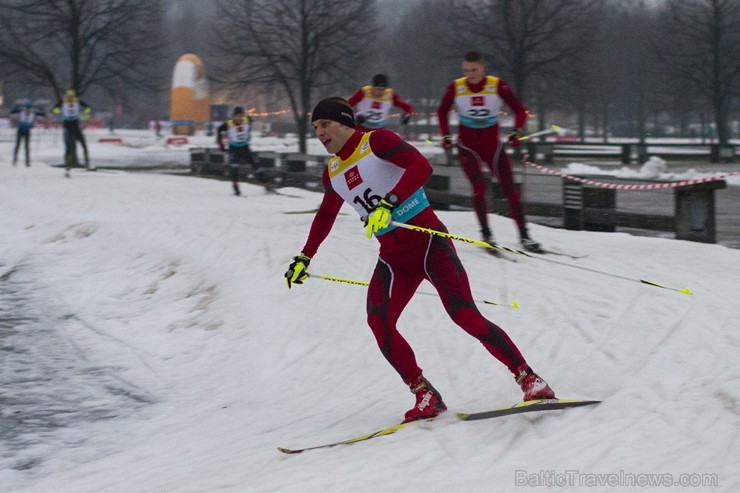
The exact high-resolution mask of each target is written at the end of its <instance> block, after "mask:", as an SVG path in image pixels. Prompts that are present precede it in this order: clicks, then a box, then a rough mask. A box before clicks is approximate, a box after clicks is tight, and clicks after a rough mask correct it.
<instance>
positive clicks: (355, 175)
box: [344, 166, 362, 190]
mask: <svg viewBox="0 0 740 493" xmlns="http://www.w3.org/2000/svg"><path fill="white" fill-rule="evenodd" d="M344 179H345V180H346V181H347V188H349V189H350V190H352V189H354V188H355V187H356V186H357V185H359V184H361V183H362V177H361V176H360V171H359V170H358V169H357V166H355V167H354V168H350V169H348V170H347V171H346V172H345V173H344Z"/></svg>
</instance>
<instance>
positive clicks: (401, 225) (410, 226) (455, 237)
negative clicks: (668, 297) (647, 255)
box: [391, 221, 693, 294]
mask: <svg viewBox="0 0 740 493" xmlns="http://www.w3.org/2000/svg"><path fill="white" fill-rule="evenodd" d="M391 224H393V226H396V227H399V228H405V229H410V230H412V231H419V232H421V233H427V234H430V235H434V236H439V237H442V238H449V239H451V240H456V241H462V242H465V243H471V244H473V245H478V246H482V247H485V248H493V249H496V250H501V251H503V252H509V253H516V254H518V255H524V256H525V257H529V258H536V259H539V260H544V261H545V262H550V263H552V264H559V265H565V266H567V267H573V268H574V269H581V270H586V271H589V272H594V273H596V274H602V275H605V276H610V277H615V278H617V279H624V280H625V281H632V282H639V283H641V284H647V285H648V286H654V287H656V288H662V289H668V290H671V291H678V292H679V293H683V294H693V293H692V292H691V290H690V289H689V288H673V287H670V286H666V285H665V284H661V283H658V282H655V281H646V280H645V279H635V278H632V277H627V276H622V275H619V274H614V273H611V272H605V271H602V270H598V269H591V268H589V267H584V266H582V265H576V264H571V263H570V262H562V261H560V260H555V259H550V258H546V257H545V256H543V255H530V254H528V253H525V252H522V251H521V250H516V249H514V248H509V247H505V246H501V245H498V244H496V243H486V242H485V241H479V240H474V239H472V238H466V237H464V236H458V235H453V234H451V233H446V232H444V231H437V230H434V229H429V228H422V227H421V226H415V225H413V224H406V223H399V222H396V221H393V222H392V223H391Z"/></svg>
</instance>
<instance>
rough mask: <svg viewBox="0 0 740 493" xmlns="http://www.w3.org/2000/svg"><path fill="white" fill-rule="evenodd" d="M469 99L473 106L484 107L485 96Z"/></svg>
mask: <svg viewBox="0 0 740 493" xmlns="http://www.w3.org/2000/svg"><path fill="white" fill-rule="evenodd" d="M470 99H471V104H472V105H473V106H485V104H486V98H485V96H473V97H472V98H470Z"/></svg>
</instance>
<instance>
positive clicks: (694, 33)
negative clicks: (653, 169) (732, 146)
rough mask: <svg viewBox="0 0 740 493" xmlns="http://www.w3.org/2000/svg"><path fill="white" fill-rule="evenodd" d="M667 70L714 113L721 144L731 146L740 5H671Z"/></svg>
mask: <svg viewBox="0 0 740 493" xmlns="http://www.w3.org/2000/svg"><path fill="white" fill-rule="evenodd" d="M665 9H666V10H667V18H668V22H666V23H665V27H666V32H665V37H664V39H665V41H666V42H665V44H664V45H663V53H664V54H665V57H664V60H665V62H666V63H665V65H664V66H665V68H666V70H667V71H668V73H670V74H671V75H672V76H673V77H676V78H678V79H681V80H683V81H688V82H689V83H690V85H691V87H693V88H694V94H693V95H686V97H692V96H694V95H699V96H700V97H701V98H703V99H704V100H705V101H706V102H707V103H708V104H709V106H710V107H711V108H712V110H713V113H714V122H715V125H716V126H717V137H718V139H719V142H720V144H727V142H728V140H729V134H730V131H729V127H728V112H729V109H730V108H731V107H732V101H733V98H734V97H738V96H740V90H739V89H738V87H740V2H738V1H737V0H674V1H672V2H671V3H670V5H666V6H665Z"/></svg>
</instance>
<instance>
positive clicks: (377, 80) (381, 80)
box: [373, 74, 388, 87]
mask: <svg viewBox="0 0 740 493" xmlns="http://www.w3.org/2000/svg"><path fill="white" fill-rule="evenodd" d="M373 85H374V86H376V87H388V76H387V75H385V74H375V75H373Z"/></svg>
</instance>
